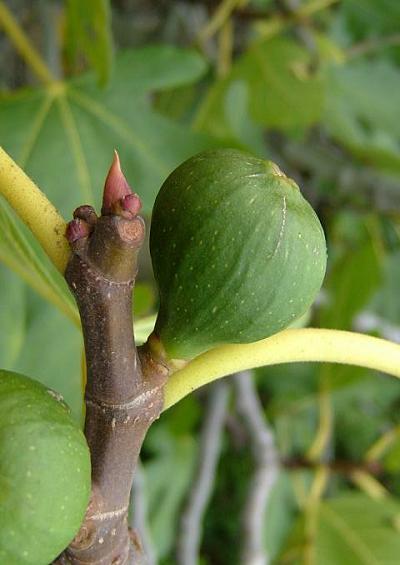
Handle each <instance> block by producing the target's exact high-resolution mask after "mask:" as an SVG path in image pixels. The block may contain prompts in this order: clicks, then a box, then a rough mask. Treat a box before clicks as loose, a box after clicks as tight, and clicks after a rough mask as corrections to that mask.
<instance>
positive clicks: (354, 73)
mask: <svg viewBox="0 0 400 565" xmlns="http://www.w3.org/2000/svg"><path fill="white" fill-rule="evenodd" d="M389 93H390V94H389ZM399 104H400V71H399V69H398V68H397V67H396V66H395V65H393V64H391V63H390V62H389V61H384V60H375V61H374V60H373V61H365V62H364V61H361V62H360V61H359V62H353V63H349V64H347V65H342V66H337V67H332V68H331V71H330V73H329V76H328V85H327V101H326V107H325V112H324V119H323V121H324V123H325V124H326V126H327V128H328V130H329V132H330V133H331V134H332V135H333V137H334V138H335V139H336V140H337V141H339V142H340V143H342V144H343V145H344V146H345V147H346V148H347V149H349V150H350V151H351V152H352V153H353V154H354V155H355V156H356V157H358V158H360V159H362V160H363V161H364V162H366V163H368V164H372V165H375V166H377V167H382V168H383V169H386V170H388V171H394V172H397V173H398V172H400V123H399V120H396V119H394V118H393V117H394V116H395V115H396V112H397V109H398V107H399Z"/></svg>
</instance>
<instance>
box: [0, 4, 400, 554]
mask: <svg viewBox="0 0 400 565" xmlns="http://www.w3.org/2000/svg"><path fill="white" fill-rule="evenodd" d="M7 5H8V6H9V8H10V9H11V10H12V12H13V13H14V15H15V17H16V19H17V20H18V21H19V22H20V25H21V26H22V28H23V29H24V30H25V32H26V33H27V34H28V36H29V37H30V39H31V41H32V43H33V45H35V46H36V48H37V49H38V50H39V51H40V52H41V53H42V55H43V57H44V59H45V61H46V64H47V65H48V67H49V69H50V71H51V73H52V76H53V79H54V80H53V79H52V80H49V81H46V80H45V81H40V80H38V78H37V76H35V73H34V72H33V69H32V66H31V65H29V61H27V60H26V58H25V60H24V59H23V58H21V57H20V56H19V55H18V53H17V51H16V50H15V47H14V45H13V41H11V39H12V38H10V36H9V35H10V34H3V35H2V36H1V37H0V49H1V53H2V65H1V76H0V88H1V91H0V141H1V144H2V145H4V147H5V149H6V150H7V151H9V152H10V153H11V155H12V156H13V157H14V158H15V159H16V160H17V162H18V163H19V164H20V165H21V166H23V167H24V168H25V169H26V171H27V172H28V174H29V175H31V176H32V177H33V178H34V179H35V180H36V181H37V182H38V184H39V185H40V186H41V188H42V189H44V190H45V192H46V193H47V195H48V196H49V197H50V199H51V200H52V201H53V202H54V203H55V204H56V205H57V206H58V208H59V209H60V210H61V212H62V213H63V214H64V216H65V217H66V218H68V217H70V216H71V213H72V210H73V209H74V208H75V207H76V206H77V205H79V204H82V203H95V204H96V205H97V206H98V205H99V199H100V195H101V190H102V182H103V179H104V176H105V173H106V171H107V169H108V166H109V163H110V159H111V155H112V150H113V149H114V147H116V148H117V149H118V150H119V152H120V155H121V160H122V163H123V167H124V171H125V173H126V176H127V177H128V179H129V180H130V182H131V183H132V185H133V187H134V189H135V190H136V191H137V192H139V194H140V195H141V196H142V198H143V201H144V212H145V214H146V215H147V218H149V216H150V213H151V207H152V203H153V201H154V197H155V195H156V193H157V191H158V188H159V186H160V185H161V183H162V181H163V179H164V178H165V177H166V176H167V174H168V173H169V172H170V171H171V170H172V169H173V168H174V167H175V166H176V165H178V164H179V163H180V162H181V161H182V160H183V159H185V158H186V157H188V156H190V155H192V154H193V153H195V152H197V151H199V150H201V149H204V148H208V147H216V146H232V147H239V148H243V149H246V150H249V151H251V152H253V153H255V154H257V155H259V156H263V157H266V158H269V159H272V160H274V161H276V162H277V163H278V164H279V165H280V166H281V168H282V169H283V170H284V171H285V172H286V173H287V174H288V175H290V176H292V177H293V178H295V179H296V180H297V181H298V183H299V184H300V186H301V187H302V189H303V191H304V193H305V195H306V196H307V198H308V199H309V200H310V201H311V202H312V204H313V206H314V207H315V208H316V210H317V212H318V214H319V217H320V219H321V221H322V223H323V225H324V228H325V231H326V235H327V240H328V246H329V271H328V275H327V278H326V281H325V285H324V288H323V290H322V292H321V295H320V297H319V299H318V300H317V303H316V305H315V307H314V309H313V311H312V312H311V313H310V323H311V325H314V326H318V325H320V326H322V327H331V328H340V329H358V330H361V331H368V332H372V333H374V334H376V335H382V336H385V337H389V338H391V339H395V340H399V339H400V333H399V332H400V330H399V320H400V300H399V294H398V281H399V276H400V272H399V264H400V263H399V256H400V255H399V254H400V240H399V238H400V224H399V204H400V122H399V120H398V115H397V114H398V108H399V105H400V69H399V62H400V37H399V30H398V22H399V21H400V4H399V2H398V1H397V0H362V1H359V0H337V1H335V0H287V1H286V0H275V1H274V0H249V1H244V0H241V1H236V2H235V1H232V0H225V1H224V2H220V3H217V2H207V1H203V2H202V1H200V0H193V1H183V0H174V1H170V2H167V1H160V2H146V1H144V0H143V1H141V0H114V1H112V2H109V1H108V0H90V1H88V2H79V1H78V0H65V1H55V0H40V1H39V2H35V3H32V2H27V1H26V0H10V1H8V2H7ZM249 229H250V228H249ZM0 260H1V265H0V289H1V292H0V313H1V322H2V332H1V334H0V365H1V366H2V368H6V369H12V370H17V371H21V372H23V373H26V374H29V375H31V376H33V377H35V378H37V379H38V380H41V381H42V382H44V383H46V384H47V385H49V386H51V387H53V388H54V389H56V390H58V391H60V392H61V393H62V394H63V395H64V396H65V398H66V400H67V401H68V403H69V404H70V405H71V407H72V409H73V412H74V414H75V416H76V417H77V418H80V417H81V384H80V381H81V369H80V364H81V354H82V351H81V348H82V343H81V337H80V332H79V322H78V318H77V313H76V308H75V305H74V303H73V300H72V298H71V296H70V294H69V291H68V289H67V288H66V285H65V284H64V282H63V280H62V278H61V277H60V276H59V275H58V274H57V273H56V271H55V269H54V268H53V266H52V265H51V264H50V263H49V262H48V260H47V259H46V258H45V257H44V254H43V252H42V251H41V250H40V248H39V246H38V245H37V243H36V242H35V241H34V240H33V237H32V236H31V235H30V233H29V232H28V230H27V229H26V228H25V227H24V226H22V225H21V223H20V222H19V221H18V220H17V219H16V218H15V217H14V215H13V213H12V212H11V211H10V209H9V208H8V207H7V206H6V204H5V202H4V201H3V200H1V201H0ZM140 273H141V275H140V276H141V285H139V288H138V289H137V292H136V294H137V297H136V298H137V300H136V309H137V311H136V314H137V318H138V324H137V332H138V338H139V339H145V337H146V335H147V334H148V333H149V331H150V330H151V324H152V319H153V318H152V317H151V315H152V313H154V311H155V308H156V292H155V289H154V285H153V281H152V275H151V268H150V261H149V256H148V251H147V249H146V250H144V252H143V253H142V256H141V270H140ZM255 378H256V381H257V385H258V394H259V397H260V399H261V401H262V406H263V411H264V414H265V416H266V418H267V421H268V422H269V425H270V426H271V429H272V430H273V433H274V437H275V443H276V446H277V448H278V451H279V457H280V461H281V472H280V476H279V479H278V480H277V482H276V483H275V486H274V489H273V492H272V494H271V497H270V499H269V503H268V508H267V511H266V515H265V528H264V530H265V547H266V550H267V551H268V553H269V555H270V557H271V559H272V561H273V562H274V563H282V564H286V563H303V562H304V563H310V564H311V563H315V564H317V565H330V564H335V565H336V564H339V563H340V564H341V565H342V564H347V563H349V564H352V565H353V564H358V563H360V564H366V563H368V564H369V563H374V564H377V565H378V564H379V565H380V564H382V565H383V564H388V563H395V562H397V561H398V555H399V552H400V541H399V540H400V537H399V528H400V505H399V501H398V497H399V496H400V474H399V471H400V433H399V431H400V422H399V417H398V410H397V409H398V406H399V402H400V390H399V386H398V383H397V382H394V381H392V380H391V379H390V378H389V377H386V376H383V375H378V374H375V373H372V372H371V371H368V370H365V369H355V368H349V367H339V366H325V365H322V366H311V365H301V366H300V365H296V366H281V367H274V368H270V369H265V370H259V371H257V375H256V377H255ZM212 394H213V391H212V389H211V390H210V391H209V392H207V391H201V392H200V393H199V394H197V395H194V396H192V397H190V398H187V399H186V400H184V401H182V402H181V403H180V404H179V405H177V406H176V407H175V408H173V409H171V410H170V411H169V412H167V413H165V414H164V415H163V416H162V417H161V419H160V421H158V422H157V423H156V424H155V425H154V426H153V427H152V429H151V430H150V433H149V436H148V438H147V440H146V444H145V449H144V453H143V458H142V459H143V466H142V469H143V477H144V487H143V488H142V494H141V495H142V496H145V498H146V500H147V510H148V512H147V514H148V527H149V532H148V533H149V536H148V537H149V539H151V545H152V546H153V553H154V555H155V558H154V562H159V563H161V564H169V563H175V562H176V557H175V555H176V553H175V551H176V547H177V539H178V540H179V536H180V535H181V526H180V520H179V516H180V513H181V511H182V508H183V506H184V503H185V502H184V501H185V499H186V497H187V493H188V490H189V489H190V488H191V483H192V479H193V476H194V471H195V468H196V462H197V461H198V460H199V458H201V457H202V456H203V455H202V454H200V453H199V442H198V434H199V430H200V429H201V425H202V414H203V411H204V406H205V403H206V400H207V397H210V396H211V395H212ZM229 395H230V400H229V403H228V406H227V408H226V414H225V426H224V428H223V431H222V432H221V433H222V446H221V454H220V458H219V463H218V470H217V474H216V477H215V482H214V487H213V492H212V499H211V502H210V504H209V506H208V510H207V513H206V516H205V519H204V522H203V527H204V536H203V541H202V547H201V563H204V564H212V565H219V564H226V563H229V564H235V563H239V562H240V558H239V556H240V554H241V550H240V545H241V536H240V535H238V532H239V529H240V522H241V516H242V511H243V507H244V504H245V501H246V497H247V495H248V485H249V479H251V476H252V473H253V469H254V463H253V460H252V454H251V449H250V447H249V445H250V446H251V437H249V436H248V431H247V429H246V425H245V423H244V422H243V419H242V418H241V416H240V415H239V414H238V410H237V404H236V395H237V389H236V388H235V387H234V386H233V385H232V384H229ZM321 470H322V471H321ZM321 472H322V473H325V475H324V476H325V479H324V480H323V481H322V482H321V480H320V478H321V476H322V475H321ZM318 481H319V482H318ZM318 485H320V487H321V488H319V490H318ZM321 485H322V486H321ZM242 562H243V561H242Z"/></svg>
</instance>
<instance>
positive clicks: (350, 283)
mask: <svg viewBox="0 0 400 565" xmlns="http://www.w3.org/2000/svg"><path fill="white" fill-rule="evenodd" d="M380 282H381V261H380V257H379V256H378V253H377V249H376V246H375V243H374V241H373V240H372V239H370V240H369V241H367V242H366V243H365V244H364V245H362V246H360V248H358V249H356V250H349V251H348V252H347V253H346V255H345V256H344V257H342V259H341V260H340V261H339V262H338V263H337V264H336V265H335V267H334V269H333V270H332V272H331V273H330V275H329V277H328V279H327V282H326V285H325V288H326V290H327V291H328V298H327V303H326V304H323V305H322V306H321V310H320V323H321V326H322V327H329V328H337V329H342V330H345V329H351V327H352V321H353V318H354V316H355V315H356V314H357V313H358V312H359V311H360V310H361V309H362V308H363V307H364V306H365V305H366V304H367V302H368V301H369V299H370V298H371V297H372V294H373V293H374V292H375V291H376V290H377V288H378V286H379V283H380Z"/></svg>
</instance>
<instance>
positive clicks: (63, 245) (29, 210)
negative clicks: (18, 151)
mask: <svg viewBox="0 0 400 565" xmlns="http://www.w3.org/2000/svg"><path fill="white" fill-rule="evenodd" d="M0 194H2V195H3V196H4V197H5V199H6V200H7V201H8V202H9V204H10V206H11V207H12V208H13V210H14V211H15V212H16V213H17V214H18V216H19V217H20V218H21V220H22V221H23V222H24V223H25V224H26V225H27V226H28V227H29V228H30V230H31V231H32V233H33V235H34V236H35V237H36V239H37V240H38V241H39V242H40V243H41V245H42V247H43V249H44V250H45V252H46V253H47V255H48V256H49V257H50V259H51V260H52V262H53V263H54V265H55V266H56V267H57V269H58V270H59V271H60V272H61V273H63V272H64V271H65V267H66V265H67V261H68V257H69V255H70V248H69V244H68V242H67V240H66V239H65V237H64V234H65V228H66V222H65V220H64V219H63V217H62V216H61V215H60V213H59V212H58V211H57V210H56V208H55V207H54V206H53V204H52V203H51V202H50V201H49V200H48V199H47V197H46V196H45V195H44V194H43V192H41V190H40V189H39V188H38V187H37V186H36V184H35V183H34V182H33V181H32V180H31V179H30V178H29V177H28V176H27V175H26V174H25V173H24V171H23V170H22V169H21V168H20V167H18V165H17V164H16V163H15V162H14V161H13V160H12V159H11V157H10V156H9V155H8V154H7V153H6V152H5V151H4V149H2V147H0Z"/></svg>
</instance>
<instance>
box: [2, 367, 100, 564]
mask: <svg viewBox="0 0 400 565" xmlns="http://www.w3.org/2000/svg"><path fill="white" fill-rule="evenodd" d="M89 495H90V456H89V449H88V447H87V444H86V440H85V437H84V435H83V433H82V432H81V430H80V429H79V428H78V426H77V424H76V423H75V422H74V421H73V420H72V418H71V416H70V414H69V409H68V407H67V406H66V405H65V404H64V403H63V402H61V401H60V400H58V399H57V395H56V394H55V393H53V392H52V391H49V390H47V389H46V388H45V387H44V386H42V385H41V384H40V383H38V382H35V381H33V380H32V379H29V378H28V377H24V376H23V375H19V374H17V373H11V372H8V371H0V563H4V564H7V565H48V564H49V563H51V562H52V561H53V559H55V558H56V557H57V555H58V554H60V553H61V552H62V551H63V549H65V547H66V546H67V545H68V544H69V542H70V541H71V540H72V539H73V537H74V535H75V534H76V532H77V531H78V529H79V527H80V525H81V522H82V520H83V517H84V514H85V510H86V507H87V504H88V500H89Z"/></svg>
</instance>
